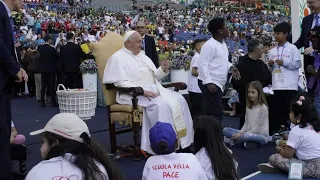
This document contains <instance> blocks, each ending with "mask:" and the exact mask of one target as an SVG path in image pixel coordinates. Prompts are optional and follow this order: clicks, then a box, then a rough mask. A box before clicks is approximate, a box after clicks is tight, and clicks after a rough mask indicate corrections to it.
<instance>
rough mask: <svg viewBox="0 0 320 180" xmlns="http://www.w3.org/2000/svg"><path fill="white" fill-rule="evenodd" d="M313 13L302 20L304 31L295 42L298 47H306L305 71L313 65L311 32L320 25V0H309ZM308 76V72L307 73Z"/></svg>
mask: <svg viewBox="0 0 320 180" xmlns="http://www.w3.org/2000/svg"><path fill="white" fill-rule="evenodd" d="M307 3H308V6H309V8H310V10H311V14H310V15H309V16H306V17H304V18H303V20H302V31H301V35H300V37H299V39H298V40H297V41H296V42H295V43H294V45H296V46H297V48H298V49H300V48H302V47H304V48H305V50H304V71H305V72H307V66H308V65H313V62H314V56H313V54H314V49H313V48H312V46H311V42H310V40H309V32H310V30H311V29H312V28H313V27H314V26H320V1H319V0H307ZM306 77H307V78H308V77H309V76H308V74H307V73H306Z"/></svg>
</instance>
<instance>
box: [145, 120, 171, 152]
mask: <svg viewBox="0 0 320 180" xmlns="http://www.w3.org/2000/svg"><path fill="white" fill-rule="evenodd" d="M149 139H150V144H151V147H152V149H153V151H155V153H156V154H158V153H157V152H159V151H160V149H158V144H159V143H160V142H165V143H167V144H168V148H167V149H165V150H161V151H162V152H163V153H171V152H174V151H175V148H176V147H175V145H176V142H177V135H176V132H175V131H174V129H173V127H172V125H171V124H169V123H164V122H159V121H158V122H157V123H156V124H155V125H154V126H153V127H152V128H151V129H150V131H149Z"/></svg>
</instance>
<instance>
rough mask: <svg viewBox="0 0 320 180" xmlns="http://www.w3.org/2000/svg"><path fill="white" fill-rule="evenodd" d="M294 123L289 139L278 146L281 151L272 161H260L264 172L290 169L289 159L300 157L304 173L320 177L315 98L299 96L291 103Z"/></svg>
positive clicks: (319, 125)
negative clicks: (266, 162) (265, 162)
mask: <svg viewBox="0 0 320 180" xmlns="http://www.w3.org/2000/svg"><path fill="white" fill-rule="evenodd" d="M290 110H291V111H290V114H289V116H290V120H291V123H292V124H295V125H296V126H295V127H293V128H292V129H291V131H290V133H289V137H288V141H287V143H286V144H285V145H283V146H278V147H277V150H278V153H277V154H274V155H272V156H271V157H270V158H269V164H260V165H259V166H258V169H259V170H260V171H262V172H265V173H272V172H278V171H279V170H283V171H286V172H289V167H290V163H291V162H292V161H293V160H294V159H298V160H299V161H300V162H302V164H303V176H304V177H311V178H320V121H319V117H318V113H317V110H316V108H315V107H314V106H313V99H312V98H309V97H307V96H300V97H299V98H298V99H297V100H295V101H293V103H292V104H291V107H290Z"/></svg>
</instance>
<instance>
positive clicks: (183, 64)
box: [170, 54, 192, 94]
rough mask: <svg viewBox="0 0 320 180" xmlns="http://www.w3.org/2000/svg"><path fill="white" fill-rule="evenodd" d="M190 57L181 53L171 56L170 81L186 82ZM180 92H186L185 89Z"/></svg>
mask: <svg viewBox="0 0 320 180" xmlns="http://www.w3.org/2000/svg"><path fill="white" fill-rule="evenodd" d="M191 59H192V57H191V56H189V55H187V54H182V55H179V56H176V57H173V58H171V60H170V65H171V70H170V74H171V82H184V83H186V84H188V73H189V68H190V63H191ZM180 92H181V94H188V91H187V90H183V91H180Z"/></svg>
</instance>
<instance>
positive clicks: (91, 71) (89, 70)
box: [80, 59, 98, 90]
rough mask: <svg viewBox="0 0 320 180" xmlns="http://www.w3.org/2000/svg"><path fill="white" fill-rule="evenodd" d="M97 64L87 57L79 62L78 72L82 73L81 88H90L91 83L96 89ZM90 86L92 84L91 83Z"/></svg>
mask: <svg viewBox="0 0 320 180" xmlns="http://www.w3.org/2000/svg"><path fill="white" fill-rule="evenodd" d="M97 71H98V68H97V64H96V62H95V61H94V59H87V60H85V61H83V62H82V63H81V64H80V72H81V73H82V82H83V89H92V87H90V85H91V84H93V85H94V89H95V90H97V82H98V79H97V78H98V76H97ZM91 86H92V85H91Z"/></svg>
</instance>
